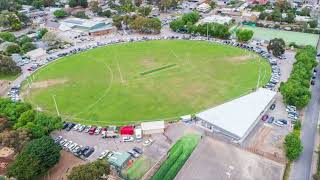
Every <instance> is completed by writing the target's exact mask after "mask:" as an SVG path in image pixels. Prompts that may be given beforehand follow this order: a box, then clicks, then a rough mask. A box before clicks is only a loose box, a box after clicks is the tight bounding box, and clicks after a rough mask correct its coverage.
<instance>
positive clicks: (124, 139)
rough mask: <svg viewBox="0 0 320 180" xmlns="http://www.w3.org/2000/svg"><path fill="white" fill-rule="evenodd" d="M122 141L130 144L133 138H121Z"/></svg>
mask: <svg viewBox="0 0 320 180" xmlns="http://www.w3.org/2000/svg"><path fill="white" fill-rule="evenodd" d="M122 140H123V142H132V141H133V140H134V138H133V137H129V136H126V137H123V138H122Z"/></svg>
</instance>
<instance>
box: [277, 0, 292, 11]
mask: <svg viewBox="0 0 320 180" xmlns="http://www.w3.org/2000/svg"><path fill="white" fill-rule="evenodd" d="M276 8H277V9H279V10H280V12H286V11H287V10H288V9H289V8H290V3H289V2H288V1H287V0H277V1H276Z"/></svg>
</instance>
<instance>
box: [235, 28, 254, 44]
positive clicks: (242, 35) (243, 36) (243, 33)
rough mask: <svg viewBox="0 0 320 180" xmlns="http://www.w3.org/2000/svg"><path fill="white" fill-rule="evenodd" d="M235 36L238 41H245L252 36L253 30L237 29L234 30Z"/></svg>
mask: <svg viewBox="0 0 320 180" xmlns="http://www.w3.org/2000/svg"><path fill="white" fill-rule="evenodd" d="M236 36H237V39H238V41H239V42H247V41H249V40H251V38H252V37H253V31H252V30H249V29H239V30H238V31H237V32H236Z"/></svg>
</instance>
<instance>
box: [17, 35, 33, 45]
mask: <svg viewBox="0 0 320 180" xmlns="http://www.w3.org/2000/svg"><path fill="white" fill-rule="evenodd" d="M30 42H32V39H31V38H30V37H28V36H23V37H22V38H20V39H19V45H20V46H22V45H23V44H25V43H30Z"/></svg>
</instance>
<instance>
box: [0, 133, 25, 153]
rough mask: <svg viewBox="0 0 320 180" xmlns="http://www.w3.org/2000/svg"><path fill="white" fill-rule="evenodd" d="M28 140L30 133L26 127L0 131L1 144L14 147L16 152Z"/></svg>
mask: <svg viewBox="0 0 320 180" xmlns="http://www.w3.org/2000/svg"><path fill="white" fill-rule="evenodd" d="M30 140H31V133H30V132H29V130H27V129H18V130H9V131H3V132H1V133H0V142H1V145H2V146H6V147H11V148H14V149H15V150H16V151H17V152H20V151H21V149H22V148H23V146H24V145H25V144H26V143H28V142H29V141H30Z"/></svg>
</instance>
